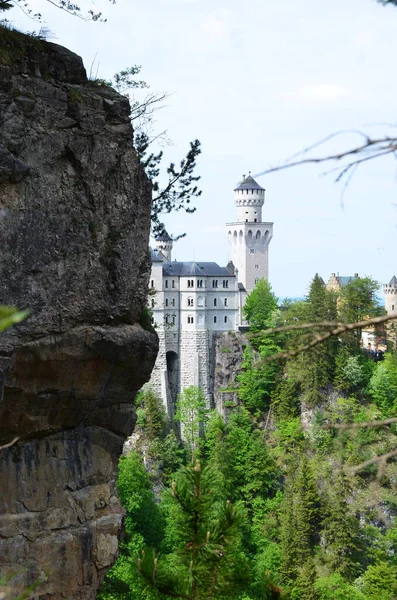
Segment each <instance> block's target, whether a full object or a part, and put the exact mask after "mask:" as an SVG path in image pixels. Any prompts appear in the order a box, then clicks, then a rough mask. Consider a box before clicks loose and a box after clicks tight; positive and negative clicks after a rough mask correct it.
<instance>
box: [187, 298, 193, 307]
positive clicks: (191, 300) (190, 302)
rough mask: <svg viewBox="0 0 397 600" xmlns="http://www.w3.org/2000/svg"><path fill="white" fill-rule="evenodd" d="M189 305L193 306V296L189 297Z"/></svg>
mask: <svg viewBox="0 0 397 600" xmlns="http://www.w3.org/2000/svg"><path fill="white" fill-rule="evenodd" d="M187 305H188V306H193V298H188V299H187Z"/></svg>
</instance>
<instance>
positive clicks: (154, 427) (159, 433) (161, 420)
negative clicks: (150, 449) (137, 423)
mask: <svg viewBox="0 0 397 600" xmlns="http://www.w3.org/2000/svg"><path fill="white" fill-rule="evenodd" d="M136 404H137V406H138V407H140V408H141V410H143V418H142V421H143V423H142V426H143V427H144V428H145V433H146V436H147V438H148V440H149V441H151V442H152V441H153V440H155V439H156V438H163V437H164V435H165V429H166V425H167V415H166V412H165V409H164V406H163V403H162V401H161V398H159V397H158V396H157V394H155V393H154V392H153V390H151V389H147V390H144V391H141V392H139V394H138V395H137V397H136Z"/></svg>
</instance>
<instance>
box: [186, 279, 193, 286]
mask: <svg viewBox="0 0 397 600" xmlns="http://www.w3.org/2000/svg"><path fill="white" fill-rule="evenodd" d="M187 287H194V280H193V279H188V280H187Z"/></svg>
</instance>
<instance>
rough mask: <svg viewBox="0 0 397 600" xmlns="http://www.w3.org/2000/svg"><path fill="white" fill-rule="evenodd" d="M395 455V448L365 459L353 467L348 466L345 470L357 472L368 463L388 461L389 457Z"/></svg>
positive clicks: (368, 464) (396, 453)
mask: <svg viewBox="0 0 397 600" xmlns="http://www.w3.org/2000/svg"><path fill="white" fill-rule="evenodd" d="M395 456H397V450H392V451H391V452H388V453H387V454H382V455H381V456H375V457H374V458H370V459H369V460H366V461H365V462H362V463H360V464H359V465H356V466H355V467H348V468H347V469H346V470H348V471H350V472H351V473H357V471H361V470H362V469H365V468H366V467H369V466H370V465H374V464H376V463H386V461H388V460H389V459H390V458H394V457H395Z"/></svg>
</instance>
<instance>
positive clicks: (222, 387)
mask: <svg viewBox="0 0 397 600" xmlns="http://www.w3.org/2000/svg"><path fill="white" fill-rule="evenodd" d="M246 345H247V339H246V338H245V336H244V334H242V333H240V332H239V331H229V332H227V333H223V334H221V335H219V336H218V337H217V338H216V342H215V360H214V364H215V374H214V404H215V408H216V410H217V411H218V412H219V413H220V414H221V415H223V416H226V415H227V414H228V412H229V411H228V409H230V408H232V407H233V406H235V405H236V404H238V402H239V400H238V393H237V389H238V381H237V376H238V375H239V374H240V373H241V370H242V362H243V352H244V348H245V346H246Z"/></svg>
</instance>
